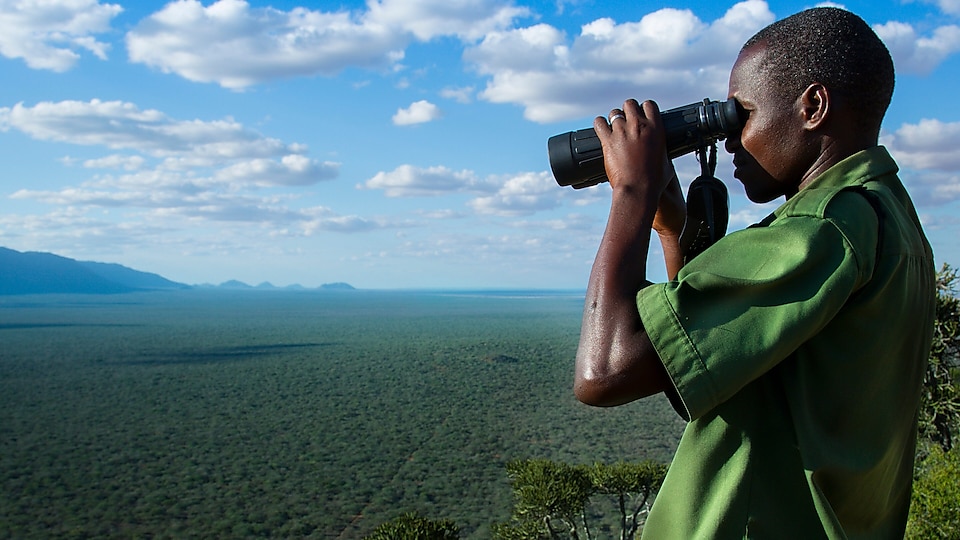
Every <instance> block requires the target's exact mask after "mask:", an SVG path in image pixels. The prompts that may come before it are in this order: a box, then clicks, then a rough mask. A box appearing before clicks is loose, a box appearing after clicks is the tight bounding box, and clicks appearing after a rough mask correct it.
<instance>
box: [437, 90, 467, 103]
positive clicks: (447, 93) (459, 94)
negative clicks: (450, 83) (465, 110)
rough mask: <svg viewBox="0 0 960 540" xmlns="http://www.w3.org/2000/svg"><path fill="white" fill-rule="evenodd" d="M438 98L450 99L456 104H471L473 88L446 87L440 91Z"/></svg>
mask: <svg viewBox="0 0 960 540" xmlns="http://www.w3.org/2000/svg"><path fill="white" fill-rule="evenodd" d="M440 97H442V98H446V99H452V100H454V101H456V102H458V103H471V102H472V101H473V87H472V86H461V87H448V88H444V89H443V90H440Z"/></svg>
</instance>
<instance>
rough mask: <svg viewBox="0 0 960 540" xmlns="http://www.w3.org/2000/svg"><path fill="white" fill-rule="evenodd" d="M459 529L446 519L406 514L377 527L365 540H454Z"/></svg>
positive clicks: (412, 513)
mask: <svg viewBox="0 0 960 540" xmlns="http://www.w3.org/2000/svg"><path fill="white" fill-rule="evenodd" d="M458 538H460V528H459V527H457V525H456V524H454V522H453V521H450V520H448V519H440V520H432V519H427V518H425V517H422V516H420V515H419V514H417V513H416V512H408V513H406V514H403V515H401V516H399V517H397V518H396V519H394V520H392V521H388V522H386V523H383V524H381V525H380V526H378V527H377V528H376V529H374V531H373V532H372V533H370V535H369V536H367V537H365V540H456V539H458Z"/></svg>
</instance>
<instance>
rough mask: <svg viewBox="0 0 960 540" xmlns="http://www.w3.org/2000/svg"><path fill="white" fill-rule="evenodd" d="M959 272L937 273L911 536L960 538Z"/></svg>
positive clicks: (909, 527) (909, 528) (944, 270)
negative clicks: (935, 309)
mask: <svg viewBox="0 0 960 540" xmlns="http://www.w3.org/2000/svg"><path fill="white" fill-rule="evenodd" d="M958 279H960V276H958V273H957V271H956V270H955V269H953V268H951V267H950V266H949V265H946V264H945V265H943V268H942V269H941V270H940V271H939V272H938V273H937V319H936V324H935V326H934V332H933V343H932V346H931V349H930V360H929V362H928V364H927V371H926V374H925V376H924V380H923V385H924V386H923V394H922V396H921V406H920V432H919V435H920V441H919V444H918V446H917V454H918V456H917V467H916V472H915V475H914V484H913V496H912V500H911V505H910V519H909V521H908V522H907V531H906V538H908V539H910V540H914V539H916V540H920V539H927V538H960V446H958V445H956V444H955V443H956V441H957V437H958V436H960V384H958V382H960V379H958V376H960V374H958V370H960V299H958V298H957V284H958Z"/></svg>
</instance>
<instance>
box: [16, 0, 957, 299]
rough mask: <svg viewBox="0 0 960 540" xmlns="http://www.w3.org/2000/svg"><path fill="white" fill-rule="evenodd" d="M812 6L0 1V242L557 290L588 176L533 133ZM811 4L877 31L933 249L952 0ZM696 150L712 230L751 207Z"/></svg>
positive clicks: (214, 274)
mask: <svg viewBox="0 0 960 540" xmlns="http://www.w3.org/2000/svg"><path fill="white" fill-rule="evenodd" d="M814 5H825V4H812V3H805V2H803V1H800V2H797V1H777V0H769V1H763V0H745V1H742V2H734V1H729V0H719V1H712V2H705V1H685V2H640V1H635V0H634V1H629V2H628V1H620V0H612V1H601V0H553V1H528V0H515V1H512V0H367V1H366V2H363V1H353V0H342V1H338V2H325V1H322V2H303V1H302V0H301V1H299V2H297V1H286V0H277V1H273V2H266V1H261V0H248V1H243V0H219V1H216V2H211V1H203V2H200V1H196V0H180V1H174V2H152V1H146V0H137V1H136V2H133V1H132V0H128V1H98V0H0V246H3V247H7V248H10V249H15V250H18V251H44V252H52V253H56V254H59V255H63V256H67V257H71V258H75V259H79V260H84V261H100V262H110V263H119V264H122V265H125V266H129V267H131V268H135V269H137V270H142V271H147V272H154V273H158V274H160V275H162V276H164V277H166V278H168V279H172V280H174V281H178V282H182V283H188V284H203V283H213V284H217V283H221V282H224V281H227V280H230V279H238V280H241V281H244V282H247V283H249V284H259V283H261V282H270V283H272V284H274V285H276V286H285V285H290V284H300V285H303V286H307V287H315V286H318V285H321V284H323V283H332V282H341V281H344V282H349V283H350V284H352V285H353V286H355V287H357V288H363V289H395V288H400V289H404V288H414V289H418V288H431V289H432V288H467V289H525V288H546V289H583V288H584V287H585V286H586V281H587V276H588V275H589V271H590V266H591V264H592V262H593V257H594V255H595V253H596V249H597V246H598V244H599V241H600V237H601V235H602V233H603V229H604V226H605V223H606V219H607V211H608V209H609V201H610V188H609V186H608V185H606V184H604V185H600V186H597V187H594V188H589V189H583V190H573V189H571V188H562V187H560V186H558V185H557V184H556V182H555V181H554V179H553V176H552V174H551V172H550V168H549V163H548V159H547V151H546V143H547V139H548V138H549V137H550V136H552V135H555V134H558V133H563V132H566V131H570V130H574V129H580V128H584V127H590V126H591V125H592V122H593V118H594V117H595V116H597V115H605V114H607V112H609V111H610V109H611V108H614V107H617V106H619V105H621V104H622V103H623V101H624V100H625V99H628V98H637V99H639V100H641V101H642V100H644V99H653V100H656V101H657V102H658V103H659V105H660V106H661V108H663V109H669V108H673V107H678V106H681V105H686V104H689V103H693V102H697V101H700V100H702V99H704V98H710V99H715V100H721V99H725V97H726V95H727V80H728V75H729V70H730V67H731V66H732V64H733V62H734V60H735V59H736V56H737V53H738V51H739V49H740V46H741V45H742V43H743V42H744V41H745V40H746V39H747V38H749V37H750V36H751V35H752V34H754V33H755V32H756V31H757V30H759V29H760V28H762V27H764V26H766V25H767V24H769V23H771V22H773V21H774V20H777V19H780V18H783V17H786V16H788V15H790V14H792V13H795V12H797V11H799V10H802V9H805V8H808V7H812V6H814ZM830 5H838V6H841V7H845V8H847V9H849V10H851V11H854V12H855V13H857V14H859V15H860V16H861V17H863V18H864V19H865V20H866V21H867V22H868V23H869V24H870V25H871V26H873V28H874V29H875V30H876V32H877V33H878V35H880V37H881V38H882V39H883V40H884V42H885V43H886V44H887V46H888V48H889V49H890V51H891V54H892V56H893V58H894V63H895V66H896V69H897V83H896V84H897V86H896V90H895V93H894V96H893V102H892V104H891V106H890V110H889V111H888V113H887V116H886V118H885V121H884V124H883V131H882V134H881V144H883V145H885V146H886V147H887V148H888V149H889V150H890V151H891V153H892V154H893V156H894V158H895V159H896V160H897V161H898V163H899V165H900V167H901V178H902V180H903V181H904V184H905V185H906V186H907V188H908V190H909V191H910V193H911V194H912V196H913V198H914V201H915V203H916V205H917V208H918V211H919V213H920V215H921V219H922V222H923V225H924V228H925V231H926V232H927V235H928V237H929V238H930V241H931V244H932V246H933V248H934V253H935V255H936V258H937V264H938V266H939V265H940V264H942V263H944V262H946V263H950V264H952V265H954V266H958V265H960V247H958V242H957V238H958V237H960V151H958V150H957V148H958V147H960V142H958V139H960V106H958V105H957V96H958V89H960V58H958V56H960V54H958V53H960V0H909V1H908V0H863V1H860V0H857V1H849V2H846V3H834V4H830ZM719 162H720V164H719V166H718V169H717V176H718V177H719V178H721V179H723V180H724V181H725V182H726V184H727V186H728V187H729V189H730V206H731V209H730V211H731V216H730V230H736V229H740V228H743V227H746V226H747V225H749V224H751V223H754V222H756V221H759V220H760V219H761V218H762V217H763V216H765V215H766V214H768V213H769V212H771V211H772V210H773V208H775V206H776V204H767V205H756V204H753V203H751V202H749V201H748V200H747V199H746V198H745V197H744V195H743V190H742V187H741V186H740V185H739V182H737V180H736V179H734V178H733V176H732V165H731V163H730V156H729V155H728V154H726V152H724V151H723V150H722V148H721V151H720V156H719ZM675 163H676V166H677V169H678V173H679V176H680V178H681V183H682V184H683V186H684V189H686V186H687V185H688V184H689V182H690V181H691V180H693V179H694V178H695V177H696V176H697V175H698V174H699V171H700V169H699V164H698V163H697V162H696V160H695V159H694V158H693V157H691V156H687V157H683V158H679V159H677V160H676V162H675ZM648 274H649V277H650V278H651V279H653V280H661V279H664V275H665V273H664V270H663V262H662V258H661V255H660V251H659V246H657V245H656V243H654V244H653V247H652V248H651V254H650V257H649V263H648Z"/></svg>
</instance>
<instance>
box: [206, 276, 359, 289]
mask: <svg viewBox="0 0 960 540" xmlns="http://www.w3.org/2000/svg"><path fill="white" fill-rule="evenodd" d="M197 287H199V288H204V289H229V290H245V291H251V290H257V291H309V290H321V291H355V290H357V289H356V288H355V287H354V286H353V285H350V284H349V283H343V282H336V283H324V284H323V285H320V286H319V287H317V288H315V289H309V288H307V287H304V286H303V285H300V284H299V283H294V284H293V285H287V286H286V287H277V286H276V285H274V284H272V283H270V282H269V281H264V282H263V283H260V284H259V285H249V284H247V283H244V282H242V281H237V280H235V279H231V280H229V281H224V282H223V283H221V284H219V285H211V284H209V283H208V284H203V285H197Z"/></svg>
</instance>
